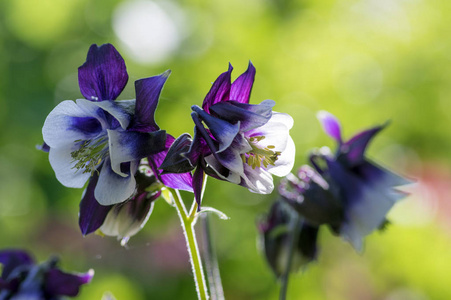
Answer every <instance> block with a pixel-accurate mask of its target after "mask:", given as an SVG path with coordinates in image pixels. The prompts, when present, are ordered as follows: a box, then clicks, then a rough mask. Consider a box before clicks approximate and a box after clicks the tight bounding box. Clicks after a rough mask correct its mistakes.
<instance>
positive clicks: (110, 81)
mask: <svg viewBox="0 0 451 300" xmlns="http://www.w3.org/2000/svg"><path fill="white" fill-rule="evenodd" d="M127 81H128V74H127V70H126V68H125V62H124V60H123V59H122V57H121V55H120V54H119V52H117V50H116V49H115V48H114V47H113V45H111V44H105V45H102V46H100V47H98V46H97V45H92V46H91V48H89V52H88V56H87V58H86V62H85V63H84V64H83V65H82V66H81V67H79V68H78V84H79V86H80V91H81V93H82V94H83V96H84V97H85V98H86V99H88V100H92V101H100V100H115V99H116V98H117V96H119V94H120V93H121V92H122V90H123V89H124V87H125V85H126V84H127Z"/></svg>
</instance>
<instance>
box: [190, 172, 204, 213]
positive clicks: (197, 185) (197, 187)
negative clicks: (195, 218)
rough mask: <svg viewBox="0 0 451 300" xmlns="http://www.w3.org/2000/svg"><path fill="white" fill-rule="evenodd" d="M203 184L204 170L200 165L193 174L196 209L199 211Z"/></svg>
mask: <svg viewBox="0 0 451 300" xmlns="http://www.w3.org/2000/svg"><path fill="white" fill-rule="evenodd" d="M203 184H204V170H203V169H202V168H201V167H197V168H196V170H195V171H194V175H193V190H194V197H195V198H196V202H197V211H200V205H201V201H202V187H203Z"/></svg>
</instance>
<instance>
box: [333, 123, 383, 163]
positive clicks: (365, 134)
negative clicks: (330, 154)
mask: <svg viewBox="0 0 451 300" xmlns="http://www.w3.org/2000/svg"><path fill="white" fill-rule="evenodd" d="M386 125H387V124H384V125H382V126H376V127H374V128H371V129H369V130H365V131H362V132H360V133H359V134H357V135H355V136H354V137H352V138H351V139H350V140H349V141H347V142H346V143H344V144H343V145H342V146H341V147H340V151H341V152H342V153H343V156H344V158H345V159H346V161H347V162H348V163H349V164H350V165H351V166H353V165H356V164H358V163H360V162H362V160H363V157H364V154H365V150H366V147H367V146H368V143H369V142H370V141H371V140H372V139H373V138H374V137H375V136H376V134H378V133H379V131H381V130H382V129H384V128H385V126H386Z"/></svg>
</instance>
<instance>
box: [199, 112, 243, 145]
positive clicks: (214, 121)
mask: <svg viewBox="0 0 451 300" xmlns="http://www.w3.org/2000/svg"><path fill="white" fill-rule="evenodd" d="M191 109H192V110H193V111H194V113H195V114H191V116H192V118H193V120H194V122H195V123H196V126H197V128H198V129H199V130H200V131H202V130H204V127H203V125H202V124H201V123H200V122H199V121H198V120H195V119H197V118H198V119H201V120H202V121H203V122H204V123H205V125H207V127H208V129H209V131H210V132H211V135H212V136H213V137H214V138H215V140H216V141H217V142H219V149H217V150H216V149H214V148H211V150H212V151H214V152H221V151H224V150H225V149H226V148H227V147H229V146H230V145H231V144H232V142H233V140H234V139H235V137H236V135H237V134H238V132H239V130H240V125H239V123H236V124H231V123H229V122H227V121H225V120H221V119H219V118H216V117H213V116H212V115H209V114H207V113H206V112H205V111H204V110H202V109H201V108H200V107H198V106H197V105H194V106H192V107H191ZM204 138H205V139H207V138H208V137H204ZM209 146H210V145H209Z"/></svg>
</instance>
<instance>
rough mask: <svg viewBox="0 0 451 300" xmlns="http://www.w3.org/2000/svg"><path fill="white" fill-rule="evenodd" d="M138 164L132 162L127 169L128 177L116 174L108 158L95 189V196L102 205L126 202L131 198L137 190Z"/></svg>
mask: <svg viewBox="0 0 451 300" xmlns="http://www.w3.org/2000/svg"><path fill="white" fill-rule="evenodd" d="M136 168H137V164H134V163H131V164H130V169H131V171H132V172H130V169H129V170H127V172H124V173H126V174H127V175H128V176H127V177H122V176H120V175H118V174H116V173H115V172H114V171H113V170H112V169H111V165H110V160H109V159H108V158H107V159H106V160H105V162H104V165H103V167H102V169H101V171H100V175H99V181H98V183H97V186H96V189H95V191H94V195H95V198H96V199H97V201H98V202H99V203H100V204H101V205H112V204H117V203H121V202H124V201H125V200H127V199H129V198H130V197H131V196H133V194H134V193H135V190H136V180H135V176H134V174H135V172H136Z"/></svg>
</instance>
